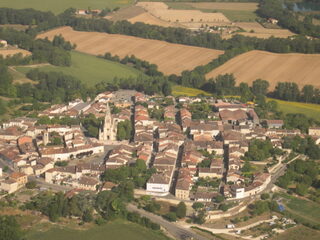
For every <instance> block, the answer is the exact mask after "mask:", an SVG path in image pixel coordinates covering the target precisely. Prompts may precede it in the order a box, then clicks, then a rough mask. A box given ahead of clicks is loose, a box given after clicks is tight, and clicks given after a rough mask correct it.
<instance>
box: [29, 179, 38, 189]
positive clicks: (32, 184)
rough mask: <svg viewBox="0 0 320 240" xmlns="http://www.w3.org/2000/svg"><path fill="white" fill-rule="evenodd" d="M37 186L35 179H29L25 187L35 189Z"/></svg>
mask: <svg viewBox="0 0 320 240" xmlns="http://www.w3.org/2000/svg"><path fill="white" fill-rule="evenodd" d="M36 187H37V182H36V181H30V182H27V183H26V188H28V189H35V188H36Z"/></svg>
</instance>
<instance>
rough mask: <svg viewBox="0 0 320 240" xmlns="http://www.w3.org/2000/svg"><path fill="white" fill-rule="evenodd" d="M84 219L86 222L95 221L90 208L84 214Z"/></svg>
mask: <svg viewBox="0 0 320 240" xmlns="http://www.w3.org/2000/svg"><path fill="white" fill-rule="evenodd" d="M82 220H83V221H84V222H92V221H93V216H92V211H91V210H89V209H87V210H85V211H84V213H83V216H82Z"/></svg>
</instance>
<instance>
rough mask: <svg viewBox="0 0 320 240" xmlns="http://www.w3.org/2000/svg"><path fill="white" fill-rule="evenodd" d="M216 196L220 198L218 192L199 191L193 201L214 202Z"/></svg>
mask: <svg viewBox="0 0 320 240" xmlns="http://www.w3.org/2000/svg"><path fill="white" fill-rule="evenodd" d="M216 196H218V193H217V192H207V191H197V192H196V193H195V194H194V197H193V199H194V201H196V202H212V200H213V199H214V198H215V197H216Z"/></svg>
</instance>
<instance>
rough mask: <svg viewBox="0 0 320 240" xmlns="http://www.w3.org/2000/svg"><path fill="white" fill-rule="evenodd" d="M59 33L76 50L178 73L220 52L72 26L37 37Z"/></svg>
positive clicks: (51, 36) (221, 52)
mask: <svg viewBox="0 0 320 240" xmlns="http://www.w3.org/2000/svg"><path fill="white" fill-rule="evenodd" d="M59 34H61V35H62V36H63V37H64V38H65V39H66V40H67V41H70V42H72V43H75V44H76V45H77V48H76V50H78V51H80V52H84V53H88V54H93V55H103V54H105V53H106V52H110V53H111V54H112V55H118V56H119V57H121V58H123V57H125V56H127V55H129V56H130V55H135V56H136V57H137V58H139V59H142V60H146V61H148V62H150V63H153V64H156V65H157V66H158V68H159V70H160V71H161V72H163V73H165V74H168V75H169V74H180V73H181V72H182V71H184V70H192V69H194V68H195V67H197V66H199V65H205V64H207V63H209V62H210V61H211V60H213V59H215V58H217V57H218V56H219V55H220V54H223V51H220V50H214V49H207V48H200V47H193V46H186V45H181V44H172V43H167V42H164V41H158V40H150V39H144V38H137V37H131V36H126V35H119V34H107V33H98V32H80V31H74V30H73V29H72V28H71V27H61V28H57V29H54V30H51V31H49V32H46V33H43V34H40V35H39V36H38V37H39V38H45V37H48V38H49V39H53V37H54V36H55V35H59Z"/></svg>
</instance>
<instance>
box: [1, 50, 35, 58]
mask: <svg viewBox="0 0 320 240" xmlns="http://www.w3.org/2000/svg"><path fill="white" fill-rule="evenodd" d="M18 53H21V54H22V55H23V56H29V55H31V53H30V52H29V51H27V50H24V49H0V55H2V56H3V57H4V58H5V57H8V56H13V55H15V54H18Z"/></svg>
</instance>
